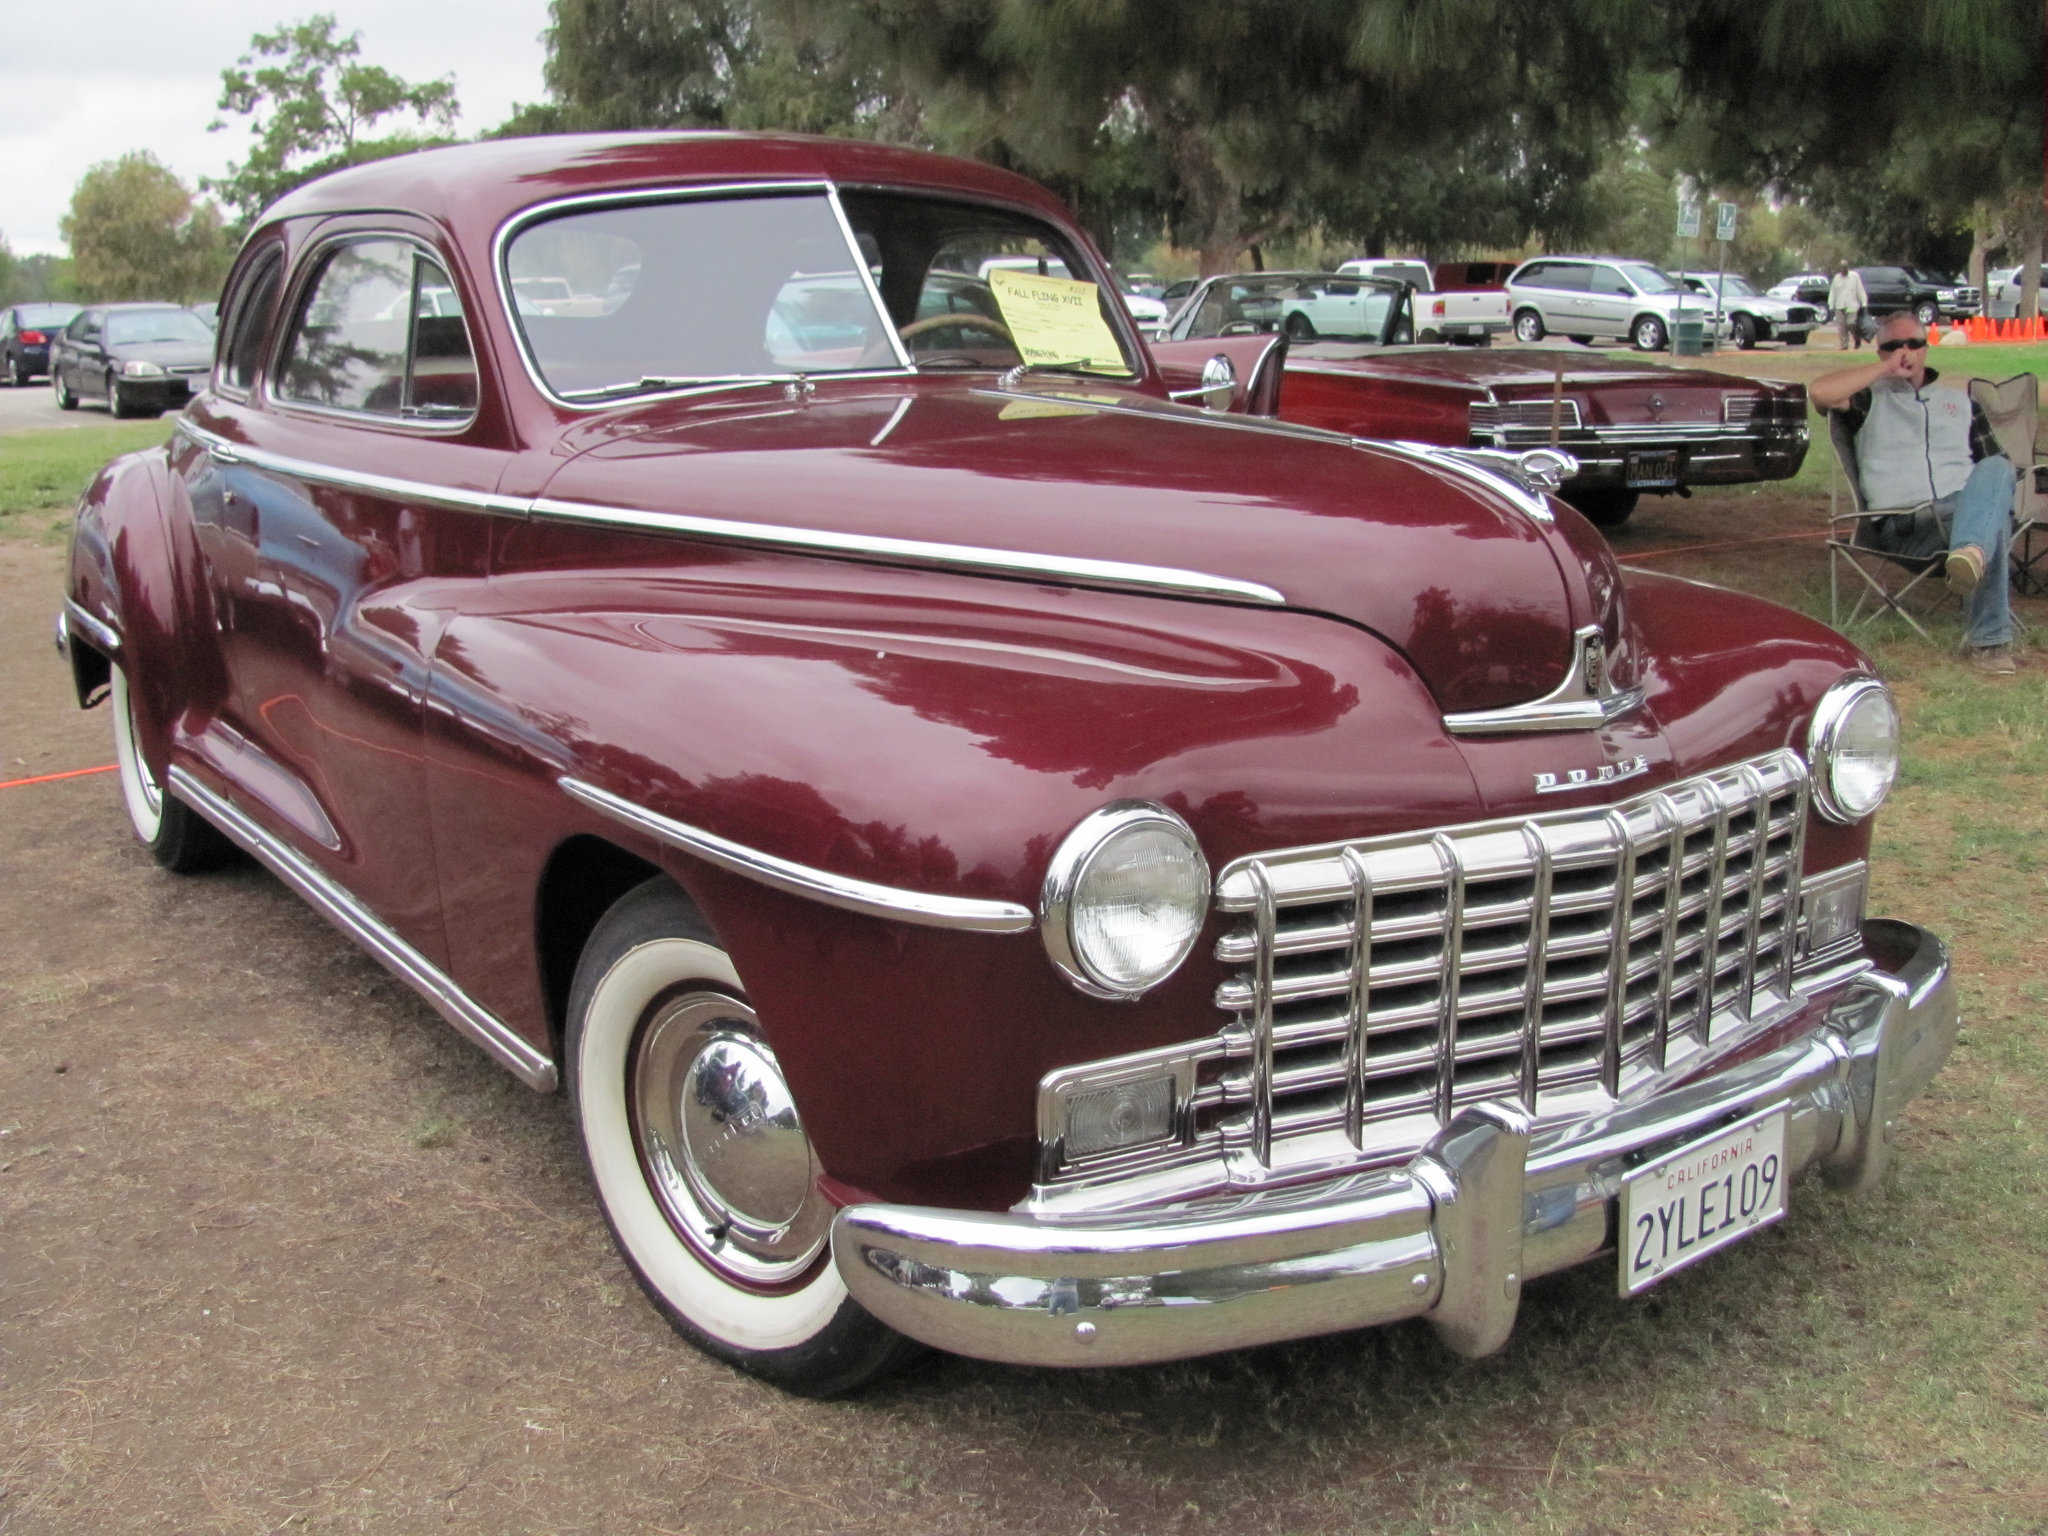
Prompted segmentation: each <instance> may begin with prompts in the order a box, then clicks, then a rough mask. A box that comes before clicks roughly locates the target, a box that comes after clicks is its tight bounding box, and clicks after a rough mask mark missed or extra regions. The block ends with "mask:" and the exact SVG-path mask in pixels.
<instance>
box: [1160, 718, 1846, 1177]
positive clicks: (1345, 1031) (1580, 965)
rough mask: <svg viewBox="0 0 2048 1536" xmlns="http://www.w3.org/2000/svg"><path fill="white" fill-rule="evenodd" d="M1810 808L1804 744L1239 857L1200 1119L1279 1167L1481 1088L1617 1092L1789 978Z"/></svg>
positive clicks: (1515, 1093)
mask: <svg viewBox="0 0 2048 1536" xmlns="http://www.w3.org/2000/svg"><path fill="white" fill-rule="evenodd" d="M1805 811H1806V769H1805V765H1804V764H1803V763H1802V762H1801V761H1800V759H1799V758H1798V756H1797V755H1796V754H1794V753H1792V752H1789V751H1787V752H1779V753H1775V754H1773V755H1771V756H1769V757H1766V758H1762V759H1758V760H1757V761H1754V762H1750V763H1745V764H1741V765H1738V766H1736V767H1734V768H1730V769H1726V770H1723V771H1721V772H1718V773H1713V774H1708V775H1705V776H1703V777H1700V778H1696V779H1690V780H1687V781H1684V782H1682V783H1679V784H1674V785H1672V786H1670V787H1668V788H1666V789H1663V790H1658V791H1655V792H1653V793H1650V794H1645V795H1640V796H1637V797H1636V798H1635V799H1632V800H1629V801H1626V802H1624V803H1622V804H1620V805H1615V806H1611V807H1601V808H1598V809H1590V810H1581V811H1565V812H1559V813H1556V814H1553V815H1546V816H1536V817H1530V818H1527V819H1523V820H1511V821H1499V822H1489V823H1481V824H1478V825H1473V826H1466V827H1454V828H1448V829H1442V830H1437V831H1432V832H1422V833H1414V834H1407V835H1402V836H1397V837H1390V838H1377V839H1373V840H1371V841H1367V842H1359V843H1352V844H1346V845H1340V846H1331V847H1324V848H1312V849H1297V850H1291V851H1288V852H1283V853H1276V854H1267V855H1262V856H1260V857H1257V858H1252V859H1244V860H1240V861H1238V862H1237V863H1235V864H1233V865H1231V866H1230V867H1229V868H1228V869H1226V870H1225V871H1224V872H1223V875H1222V877H1221V878H1220V879H1219V881H1218V900H1219V905H1220V906H1221V907H1222V908H1223V910H1225V911H1227V912H1235V913H1240V914H1242V915H1243V919H1244V920H1243V921H1242V922H1241V923H1239V924H1238V926H1236V927H1235V928H1234V929H1233V930H1232V931H1231V932H1229V933H1227V934H1226V935H1225V936H1224V937H1223V938H1222V939H1221V940H1220V941H1219V943H1218V945H1217V955H1218V957H1219V958H1220V959H1221V960H1223V961H1224V962H1225V963H1226V964H1229V965H1233V966H1236V967H1239V968H1240V969H1239V970H1238V973H1237V974H1236V975H1235V976H1234V977H1232V978H1231V979H1230V980H1228V981H1226V982H1224V983H1223V985H1222V986H1221V987H1220V988H1219V989H1218V991H1217V1003H1218V1006H1220V1007H1221V1008H1222V1009H1223V1010H1224V1012H1225V1013H1226V1014H1227V1015H1228V1016H1229V1019H1228V1022H1227V1024H1226V1025H1225V1027H1224V1029H1223V1031H1222V1033H1221V1035H1220V1036H1219V1045H1220V1047H1221V1049H1220V1051H1219V1052H1218V1054H1219V1056H1221V1057H1222V1058H1223V1060H1224V1062H1225V1063H1226V1064H1225V1066H1224V1067H1223V1069H1222V1070H1221V1071H1220V1072H1216V1073H1214V1074H1212V1075H1213V1077H1214V1085H1213V1091H1208V1092H1198V1094H1197V1109H1198V1113H1197V1118H1196V1122H1195V1124H1194V1126H1193V1127H1192V1129H1193V1130H1194V1132H1195V1133H1196V1135H1197V1136H1199V1135H1200V1134H1201V1133H1202V1132H1203V1131H1205V1130H1209V1129H1213V1130H1214V1131H1216V1132H1217V1133H1218V1134H1220V1135H1221V1136H1222V1138H1223V1139H1224V1141H1225V1142H1226V1143H1229V1144H1232V1145H1235V1146H1240V1147H1242V1149H1243V1150H1244V1151H1246V1152H1248V1153H1249V1154H1250V1155H1251V1157H1252V1158H1253V1159H1255V1160H1256V1161H1257V1163H1258V1164H1260V1165H1262V1166H1271V1165H1272V1164H1273V1162H1274V1161H1275V1155H1276V1147H1277V1146H1278V1144H1279V1143H1282V1142H1284V1141H1285V1140H1287V1139H1288V1138H1292V1137H1299V1136H1310V1135H1315V1134H1317V1133H1322V1132H1329V1131H1337V1130H1341V1131H1342V1132H1343V1134H1344V1137H1345V1139H1346V1140H1347V1141H1349V1142H1350V1143H1351V1144H1352V1145H1353V1146H1354V1147H1356V1148H1358V1149H1360V1150H1369V1149H1370V1148H1371V1146H1372V1145H1374V1144H1375V1142H1376V1140H1378V1139H1379V1138H1377V1137H1376V1136H1375V1135H1374V1129H1375V1127H1378V1126H1382V1125H1388V1124H1390V1123H1392V1122H1412V1121H1415V1120H1417V1119H1418V1118H1420V1119H1427V1120H1429V1121H1432V1122H1435V1123H1439V1124H1440V1123H1442V1122H1444V1121H1447V1120H1448V1119H1449V1118H1450V1116H1451V1114H1452V1113H1453V1111H1454V1110H1455V1109H1457V1108H1458V1107H1459V1106H1461V1105H1464V1104H1467V1103H1470V1102H1472V1101H1474V1100H1478V1099H1490V1098H1518V1099H1520V1100H1522V1101H1523V1102H1525V1103H1527V1104H1530V1105H1532V1106H1533V1107H1534V1108H1535V1109H1536V1110H1537V1112H1538V1114H1539V1115H1541V1114H1544V1113H1546V1112H1547V1111H1548V1110H1550V1109H1553V1108H1562V1107H1563V1104H1562V1102H1561V1099H1562V1098H1563V1097H1566V1096H1570V1095H1572V1094H1573V1093H1575V1092H1581V1091H1586V1090H1593V1091H1598V1092H1601V1093H1605V1094H1607V1095H1613V1094H1617V1093H1619V1092H1621V1091H1622V1090H1623V1089H1624V1088H1626V1087H1627V1086H1628V1084H1629V1083H1630V1082H1631V1081H1632V1080H1634V1079H1635V1078H1638V1077H1641V1076H1643V1075H1645V1074H1648V1073H1650V1072H1655V1071H1659V1070H1662V1069H1663V1068H1664V1067H1666V1066H1668V1065H1670V1064H1672V1063H1674V1062H1675V1061H1677V1060H1679V1059H1681V1058H1682V1057H1683V1056H1685V1055H1688V1054H1690V1053H1691V1052H1692V1051H1693V1050H1695V1049H1697V1048H1699V1047H1700V1046H1702V1045H1705V1044H1706V1043H1707V1042H1708V1041H1709V1040H1710V1039H1711V1038H1713V1036H1714V1033H1715V1032H1716V1030H1717V1029H1722V1028H1727V1027H1733V1026H1734V1025H1736V1024H1739V1023H1741V1022H1743V1021H1745V1020H1747V1019H1748V1018H1749V1017H1750V1015H1751V1013H1752V1012H1753V1011H1754V1010H1755V1009H1757V1008H1758V1007H1759V1006H1763V1005H1766V1004H1767V1003H1768V1002H1771V1001H1775V1000H1778V999H1782V998H1784V997H1786V996H1788V995H1789V993H1790V985H1791V967H1792V960H1793V946H1792V943H1791V929H1792V925H1793V924H1794V922H1795V921H1796V915H1797V911H1798V868H1799V858H1800V853H1801V830H1802V828H1803V826H1804V822H1805ZM1204 1100H1206V1101H1208V1102H1207V1103H1206V1105H1204V1104H1203V1102H1202V1101H1204ZM1410 1128H1411V1129H1412V1126H1411V1127H1410ZM1403 1139H1404V1140H1405V1139H1407V1138H1405V1137H1404V1138H1403Z"/></svg>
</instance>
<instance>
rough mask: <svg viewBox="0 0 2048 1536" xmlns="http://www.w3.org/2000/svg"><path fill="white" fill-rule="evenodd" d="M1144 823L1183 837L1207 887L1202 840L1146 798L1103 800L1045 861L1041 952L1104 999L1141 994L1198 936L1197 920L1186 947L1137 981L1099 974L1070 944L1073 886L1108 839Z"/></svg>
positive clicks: (1085, 990) (1081, 988)
mask: <svg viewBox="0 0 2048 1536" xmlns="http://www.w3.org/2000/svg"><path fill="white" fill-rule="evenodd" d="M1147 825H1156V826H1163V827H1166V828H1168V829H1170V830H1171V831H1173V832H1174V833H1175V834H1177V835H1178V836H1180V837H1182V838H1185V839H1186V840H1187V845H1188V847H1190V848H1192V849H1193V850H1194V853H1195V858H1196V860H1197V862H1198V863H1199V864H1200V866H1201V871H1202V885H1203V887H1204V889H1206V888H1207V887H1208V885H1209V860H1208V858H1207V856H1206V855H1204V854H1203V852H1202V843H1201V839H1200V838H1198V837H1196V836H1195V833H1194V829H1193V828H1192V827H1190V826H1189V825H1188V824H1187V823H1186V822H1185V821H1183V820H1182V819H1181V818H1180V817H1178V816H1176V815H1174V813H1173V812H1172V811H1170V810H1168V809H1167V808H1166V807H1165V806H1163V805H1156V804H1154V803H1153V802H1152V801H1150V800H1112V801H1110V802H1109V804H1107V805H1104V806H1098V807H1097V808H1096V809H1095V810H1092V811H1090V812H1089V813H1088V814H1087V815H1086V816H1083V817H1082V818H1081V819H1080V820H1079V821H1078V822H1076V823H1075V824H1074V828H1073V830H1072V831H1070V832H1068V833H1067V835H1066V836H1065V837H1063V838H1061V839H1060V844H1059V847H1057V848H1055V849H1054V850H1053V855H1052V858H1051V859H1050V860H1049V861H1047V863H1046V866H1045V880H1044V882H1043V883H1042V884H1041V885H1040V887H1039V895H1038V910H1039V915H1040V918H1041V919H1042V921H1041V922H1040V924H1039V932H1040V936H1041V937H1042V938H1043V939H1044V941H1045V953H1046V955H1047V957H1048V958H1049V959H1050V960H1051V961H1052V963H1053V966H1054V968H1055V969H1056V970H1058V971H1059V973H1060V974H1061V975H1062V976H1064V977H1065V978H1066V979H1067V981H1068V983H1069V984H1070V985H1072V987H1073V988H1074V990H1075V991H1077V992H1080V993H1081V994H1083V995H1084V996H1087V997H1095V998H1102V999H1104V1000H1107V1001H1125V1000H1128V999H1130V998H1134V997H1142V996H1144V994H1145V993H1147V992H1149V991H1151V990H1152V989H1153V988H1154V987H1156V986H1158V985H1159V984H1160V983H1161V982H1163V981H1165V980H1166V979H1167V977H1169V976H1171V975H1172V974H1173V973H1174V972H1175V971H1177V970H1179V969H1180V968H1181V967H1182V966H1183V965H1185V964H1186V963H1187V958H1188V956H1189V955H1191V954H1193V953H1194V952H1195V946H1196V944H1197V943H1199V942H1200V940H1201V936H1202V935H1201V925H1200V924H1197V925H1196V927H1195V931H1194V932H1193V933H1191V934H1190V935H1189V936H1188V942H1187V947H1186V948H1185V949H1183V950H1182V951H1181V954H1180V957H1179V958H1178V959H1177V960H1175V961H1174V962H1173V964H1171V965H1169V966H1168V967H1167V968H1166V969H1165V970H1164V971H1162V972H1161V973H1160V974H1159V975H1157V976H1155V977H1153V978H1152V979H1151V980H1149V981H1147V982H1144V983H1142V984H1140V985H1136V986H1133V985H1131V984H1129V983H1125V982H1118V981H1115V980H1112V979H1110V978H1107V977H1104V976H1100V975H1098V974H1097V973H1096V971H1095V968H1094V967H1093V966H1091V965H1089V964H1088V962H1087V961H1086V960H1085V959H1083V958H1082V957H1081V954H1080V952H1079V951H1078V950H1077V949H1076V947H1075V945H1074V941H1073V933H1072V928H1071V922H1072V917H1073V901H1074V891H1075V889H1076V887H1078V886H1079V885H1080V883H1081V876H1082V875H1083V874H1084V873H1086V872H1087V869H1088V865H1089V864H1090V862H1092V861H1093V859H1094V858H1095V856H1096V854H1098V853H1100V852H1101V851H1102V849H1103V847H1104V846H1105V845H1106V844H1107V843H1108V842H1109V840H1110V839H1111V838H1113V837H1115V836H1117V835H1118V834H1119V833H1122V832H1125V831H1128V830H1129V829H1130V828H1132V827H1141V826H1147Z"/></svg>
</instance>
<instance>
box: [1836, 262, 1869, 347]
mask: <svg viewBox="0 0 2048 1536" xmlns="http://www.w3.org/2000/svg"><path fill="white" fill-rule="evenodd" d="M1869 307H1870V293H1869V290H1868V289H1866V288H1865V287H1864V286H1863V279H1862V278H1860V277H1858V276H1857V275H1856V274H1855V273H1854V272H1852V271H1850V270H1849V264H1848V263H1847V262H1846V261H1845V262H1843V263H1842V264H1841V266H1840V267H1839V268H1837V269H1836V272H1835V280H1834V281H1833V282H1831V283H1829V284H1828V308H1829V309H1832V310H1833V311H1834V312H1835V336H1836V344H1837V345H1838V346H1839V347H1840V348H1841V350H1842V351H1844V352H1847V351H1848V350H1849V349H1850V347H1851V346H1854V347H1855V348H1856V350H1858V351H1859V352H1860V351H1861V350H1862V349H1863V329H1862V326H1863V311H1864V310H1866V309H1868V308H1869Z"/></svg>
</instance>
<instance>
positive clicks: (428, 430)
mask: <svg viewBox="0 0 2048 1536" xmlns="http://www.w3.org/2000/svg"><path fill="white" fill-rule="evenodd" d="M368 240H398V241H402V242H403V243H405V244H406V245H409V246H411V247H412V249H413V259H414V261H415V262H417V261H418V259H419V258H420V257H421V256H425V257H426V258H427V260H429V261H431V262H432V263H433V264H434V265H435V266H437V267H439V268H440V269H441V274H442V276H444V277H446V278H447V279H448V283H449V286H450V287H453V286H454V283H455V274H454V273H453V272H451V271H449V269H448V263H447V262H445V261H443V260H442V259H441V255H440V253H439V252H438V251H436V250H435V249H434V248H433V247H432V246H431V245H429V244H428V243H427V242H426V241H424V240H422V239H421V238H420V237H419V236H418V235H414V234H408V233H406V232H404V231H403V230H386V229H351V230H345V231H343V232H342V233H340V234H336V235H331V236H329V237H328V238H327V239H325V240H320V241H317V242H315V243H314V244H313V246H312V247H311V248H310V249H308V250H307V251H305V252H302V253H301V254H300V256H299V258H298V260H297V262H296V263H295V265H296V266H297V267H298V270H299V272H300V273H301V274H304V275H302V276H301V277H300V278H299V281H298V283H297V286H296V287H295V288H291V289H289V291H288V292H287V295H286V297H287V299H288V307H287V309H286V311H285V316H286V318H285V325H284V330H283V332H282V333H281V334H280V335H279V336H278V339H277V341H276V343H275V345H273V346H272V347H271V348H270V350H269V352H268V353H267V355H266V356H265V359H264V367H263V403H264V405H266V406H268V407H270V408H272V409H274V410H276V411H278V412H279V413H280V414H281V415H287V416H291V415H304V416H316V417H326V418H327V419H329V420H335V421H346V422H351V423H353V424H355V425H357V426H363V425H368V424H375V425H378V426H387V427H397V428H399V429H401V430H403V431H405V432H407V433H409V434H412V435H415V436H420V437H452V436H455V435H458V434H460V433H463V432H467V431H468V430H469V429H470V428H471V427H473V426H475V425H476V419H477V416H478V414H479V413H480V412H481V411H482V409H483V366H482V363H481V362H480V361H479V353H478V351H477V345H476V334H475V333H474V332H473V331H472V330H471V329H470V324H469V311H468V310H467V309H465V310H464V311H463V313H462V334H463V335H464V336H466V337H468V338H469V359H470V361H471V362H472V363H475V364H476V365H477V404H476V405H475V406H474V407H472V408H471V410H470V413H469V414H468V415H467V416H465V417H463V418H462V419H461V420H460V421H455V420H448V421H423V420H421V419H420V418H418V417H416V416H386V415H382V414H380V413H378V412H376V411H356V410H350V409H349V408H348V407H347V406H339V405H317V404H314V403H313V402H311V401H307V400H294V399H292V398H291V397H290V396H288V395H281V394H279V393H278V392H277V376H278V374H279V373H280V372H281V371H282V369H281V367H280V363H281V361H282V360H284V357H285V352H286V350H287V349H288V348H289V347H290V345H291V343H292V342H293V341H295V340H296V339H297V337H298V321H299V315H300V313H301V306H302V305H304V304H306V303H310V302H311V299H312V294H313V291H314V290H315V289H316V288H317V287H318V286H319V281H320V274H321V273H322V272H323V271H324V270H325V269H326V266H327V263H328V262H329V261H330V260H331V259H332V258H333V254H334V252H335V251H337V250H339V249H340V248H341V247H343V246H345V245H358V244H361V243H362V242H364V241H368ZM287 277H289V274H287ZM408 291H409V293H410V294H411V295H412V296H413V297H411V298H408V299H407V301H406V302H407V304H408V305H410V304H412V303H413V302H414V301H415V299H416V298H417V295H418V292H419V268H418V267H417V266H415V267H414V268H413V280H412V283H411V286H410V288H409V290H408ZM458 297H459V293H458ZM417 320H418V316H416V315H414V316H411V317H410V318H409V319H408V320H407V322H406V328H405V371H406V374H407V376H410V375H411V373H412V344H413V326H414V324H415V323H416V322H417ZM230 398H237V397H235V396H233V395H230Z"/></svg>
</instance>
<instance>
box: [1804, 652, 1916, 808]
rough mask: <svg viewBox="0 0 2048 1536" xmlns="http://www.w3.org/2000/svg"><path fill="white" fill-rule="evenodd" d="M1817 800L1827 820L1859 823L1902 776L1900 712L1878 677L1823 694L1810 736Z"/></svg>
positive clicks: (1808, 754)
mask: <svg viewBox="0 0 2048 1536" xmlns="http://www.w3.org/2000/svg"><path fill="white" fill-rule="evenodd" d="M1806 760H1807V763H1808V764H1809V766H1811V768H1812V769H1813V802H1814V805H1815V806H1816V807H1817V808H1818V809H1819V811H1820V813H1821V815H1823V816H1825V817H1827V819H1828V820H1829V821H1838V822H1842V823H1844V824H1847V823H1849V822H1852V821H1861V820H1862V819H1863V818H1864V817H1866V816H1868V815H1869V814H1870V813H1871V812H1873V811H1875V810H1876V809H1877V808H1878V807H1879V806H1880V805H1883V804H1884V797H1885V796H1886V795H1888V794H1890V793H1891V788H1892V781H1893V780H1894V779H1896V778H1897V777H1898V776H1899V711H1898V706H1897V705H1895V704H1893V703H1892V693H1891V690H1890V689H1889V688H1887V687H1885V685H1884V684H1883V683H1880V682H1879V681H1878V680H1877V679H1876V678H1874V677H1854V678H1847V679H1844V680H1843V681H1842V682H1839V683H1837V684H1835V686H1834V687H1832V688H1830V689H1829V690H1828V691H1827V692H1826V693H1824V694H1822V695H1821V701H1820V706H1819V708H1817V709H1815V710H1814V712H1813V725H1812V728H1811V729H1810V730H1808V732H1807V735H1806Z"/></svg>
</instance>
